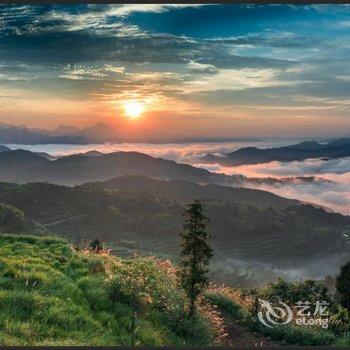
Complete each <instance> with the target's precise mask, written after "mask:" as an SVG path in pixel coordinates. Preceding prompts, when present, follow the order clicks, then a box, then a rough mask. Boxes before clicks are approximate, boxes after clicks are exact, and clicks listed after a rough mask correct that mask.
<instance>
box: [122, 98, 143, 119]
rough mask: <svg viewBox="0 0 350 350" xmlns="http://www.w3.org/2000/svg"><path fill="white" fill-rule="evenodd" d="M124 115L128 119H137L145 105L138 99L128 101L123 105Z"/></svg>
mask: <svg viewBox="0 0 350 350" xmlns="http://www.w3.org/2000/svg"><path fill="white" fill-rule="evenodd" d="M123 107H124V111H125V115H126V116H127V117H128V118H130V119H137V118H139V117H140V116H141V114H142V113H143V111H144V110H145V106H144V104H143V103H142V102H138V101H128V102H125V103H124V105H123Z"/></svg>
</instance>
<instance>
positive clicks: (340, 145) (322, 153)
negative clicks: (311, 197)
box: [203, 138, 350, 166]
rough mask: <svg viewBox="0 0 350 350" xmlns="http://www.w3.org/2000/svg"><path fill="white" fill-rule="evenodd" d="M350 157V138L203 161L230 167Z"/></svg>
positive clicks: (247, 151) (245, 150)
mask: <svg viewBox="0 0 350 350" xmlns="http://www.w3.org/2000/svg"><path fill="white" fill-rule="evenodd" d="M349 156H350V138H345V139H339V140H335V141H329V142H327V143H325V144H321V143H318V142H316V141H304V142H301V143H298V144H296V145H291V146H284V147H276V148H265V149H259V148H256V147H244V148H240V149H238V150H237V151H234V152H231V153H227V154H225V155H224V156H220V157H218V156H216V155H213V154H207V155H206V156H204V157H203V160H204V161H206V162H208V163H218V164H222V165H228V166H239V165H244V164H259V163H268V162H272V161H281V162H290V161H295V160H304V159H309V158H342V157H349Z"/></svg>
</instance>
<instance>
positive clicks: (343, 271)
mask: <svg viewBox="0 0 350 350" xmlns="http://www.w3.org/2000/svg"><path fill="white" fill-rule="evenodd" d="M335 287H336V288H337V292H338V294H339V296H340V303H341V305H342V306H343V307H345V308H346V309H347V310H348V312H349V313H350V262H349V263H347V264H345V265H344V266H342V267H341V268H340V274H339V276H338V277H337V281H336V284H335Z"/></svg>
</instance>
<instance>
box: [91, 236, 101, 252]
mask: <svg viewBox="0 0 350 350" xmlns="http://www.w3.org/2000/svg"><path fill="white" fill-rule="evenodd" d="M89 248H90V251H92V252H93V253H100V252H101V251H102V249H103V247H102V243H101V242H100V241H99V240H98V239H97V238H96V239H94V240H93V241H92V242H91V243H90V247H89Z"/></svg>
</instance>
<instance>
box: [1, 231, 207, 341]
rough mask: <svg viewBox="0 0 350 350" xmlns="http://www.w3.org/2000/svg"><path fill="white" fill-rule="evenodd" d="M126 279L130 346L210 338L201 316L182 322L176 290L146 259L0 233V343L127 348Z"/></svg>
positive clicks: (55, 240) (182, 304)
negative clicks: (132, 324)
mask: <svg viewBox="0 0 350 350" xmlns="http://www.w3.org/2000/svg"><path fill="white" fill-rule="evenodd" d="M116 280H118V286H119V287H118V288H119V289H118V290H117V294H115V295H117V297H113V298H112V297H111V285H112V281H116ZM128 281H133V285H137V287H138V290H139V291H142V293H141V294H142V295H141V296H142V298H143V300H144V303H143V304H142V305H141V304H140V305H138V308H137V310H136V311H137V314H136V329H137V330H136V332H135V338H136V344H140V345H180V344H191V345H207V344H211V343H212V334H211V332H210V329H209V326H208V323H207V322H206V320H205V319H203V318H201V317H200V316H197V318H196V319H195V320H193V321H190V320H188V319H186V317H185V316H184V307H185V299H184V296H183V294H182V292H181V291H180V290H179V289H178V288H177V286H176V283H175V281H174V279H173V278H172V277H171V276H169V274H167V273H166V271H164V270H162V268H160V267H159V266H158V265H157V262H156V261H155V260H154V259H151V258H136V259H132V260H123V259H118V258H112V257H108V256H102V255H94V254H87V253H82V252H74V251H72V249H71V248H70V246H69V244H68V243H67V242H66V241H65V240H62V239H58V238H51V237H34V236H19V235H0V345H91V346H93V345H129V344H130V342H131V333H130V322H131V314H132V310H133V307H134V305H131V304H130V302H128V300H130V299H128V297H130V293H131V294H132V293H136V291H133V290H128V288H127V287H128V286H129V285H128ZM137 293H138V294H137V297H139V294H140V293H139V292H137ZM133 297H134V299H135V296H133ZM134 299H133V298H131V300H134Z"/></svg>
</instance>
